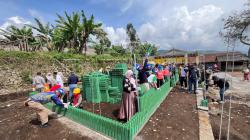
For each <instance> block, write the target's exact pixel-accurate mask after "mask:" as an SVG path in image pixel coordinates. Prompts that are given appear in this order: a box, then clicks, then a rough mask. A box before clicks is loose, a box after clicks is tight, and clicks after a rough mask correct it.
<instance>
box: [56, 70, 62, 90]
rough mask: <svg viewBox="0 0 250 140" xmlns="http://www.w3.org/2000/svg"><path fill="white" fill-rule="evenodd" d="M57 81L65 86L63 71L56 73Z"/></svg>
mask: <svg viewBox="0 0 250 140" xmlns="http://www.w3.org/2000/svg"><path fill="white" fill-rule="evenodd" d="M56 83H57V84H58V85H60V86H61V88H63V74H62V72H58V73H57V75H56Z"/></svg>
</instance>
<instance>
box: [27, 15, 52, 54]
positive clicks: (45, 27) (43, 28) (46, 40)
mask: <svg viewBox="0 0 250 140" xmlns="http://www.w3.org/2000/svg"><path fill="white" fill-rule="evenodd" d="M34 19H35V22H36V26H33V25H28V26H30V27H31V28H33V29H35V30H36V31H38V32H39V33H38V34H37V38H38V40H39V43H40V44H41V45H45V44H46V47H47V49H48V50H49V51H51V50H52V45H51V33H52V31H53V30H52V29H51V27H50V24H49V23H47V24H43V23H42V22H41V21H40V20H39V19H38V18H34Z"/></svg>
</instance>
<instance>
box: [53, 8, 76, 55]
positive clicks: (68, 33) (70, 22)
mask: <svg viewBox="0 0 250 140" xmlns="http://www.w3.org/2000/svg"><path fill="white" fill-rule="evenodd" d="M65 16H66V19H65V18H64V17H62V16H61V15H59V14H57V17H58V19H57V20H56V22H57V25H56V27H57V28H58V29H59V30H58V31H61V32H62V33H60V34H61V35H63V36H64V37H63V38H65V39H66V40H68V41H69V45H70V46H71V41H72V42H73V48H74V49H75V50H76V51H77V48H79V37H78V36H79V26H80V16H79V14H78V13H75V12H73V13H72V16H70V15H68V14H67V12H65Z"/></svg>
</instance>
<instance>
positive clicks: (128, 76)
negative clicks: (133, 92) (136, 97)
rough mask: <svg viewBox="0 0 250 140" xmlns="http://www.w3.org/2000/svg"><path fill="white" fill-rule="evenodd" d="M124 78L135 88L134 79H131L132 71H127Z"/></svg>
mask: <svg viewBox="0 0 250 140" xmlns="http://www.w3.org/2000/svg"><path fill="white" fill-rule="evenodd" d="M125 76H126V78H128V79H129V81H130V83H131V84H133V85H134V87H136V84H135V79H134V78H133V71H132V70H128V71H127V72H126V73H125Z"/></svg>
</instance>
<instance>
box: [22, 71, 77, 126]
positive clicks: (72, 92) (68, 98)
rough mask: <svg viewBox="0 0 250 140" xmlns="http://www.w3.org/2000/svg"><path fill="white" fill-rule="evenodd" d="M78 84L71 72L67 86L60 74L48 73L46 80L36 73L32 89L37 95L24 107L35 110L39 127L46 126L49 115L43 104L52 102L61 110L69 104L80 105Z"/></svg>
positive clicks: (39, 73) (26, 102)
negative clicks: (39, 122)
mask: <svg viewBox="0 0 250 140" xmlns="http://www.w3.org/2000/svg"><path fill="white" fill-rule="evenodd" d="M54 77H55V78H54ZM78 82H79V79H78V77H77V76H76V75H75V73H74V72H71V74H70V76H69V77H68V81H67V84H64V81H63V75H62V73H61V72H54V75H52V74H51V73H48V74H47V76H46V78H44V77H43V76H42V74H41V72H38V73H37V75H36V76H35V77H34V78H33V88H34V90H36V91H37V92H38V93H37V94H35V95H33V96H31V97H30V98H29V99H28V100H27V101H25V106H28V107H31V108H34V109H36V110H37V117H38V120H40V121H41V125H40V127H42V128H43V127H47V126H48V117H49V115H51V114H50V113H49V111H48V110H47V109H46V108H45V107H44V106H43V104H46V103H48V102H51V101H52V102H53V103H54V105H56V106H59V107H61V108H68V105H69V104H71V106H72V107H79V106H80V105H81V103H82V95H81V90H80V88H78V86H77V85H78ZM53 114H54V113H53Z"/></svg>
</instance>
